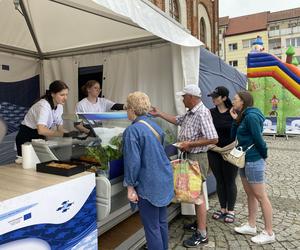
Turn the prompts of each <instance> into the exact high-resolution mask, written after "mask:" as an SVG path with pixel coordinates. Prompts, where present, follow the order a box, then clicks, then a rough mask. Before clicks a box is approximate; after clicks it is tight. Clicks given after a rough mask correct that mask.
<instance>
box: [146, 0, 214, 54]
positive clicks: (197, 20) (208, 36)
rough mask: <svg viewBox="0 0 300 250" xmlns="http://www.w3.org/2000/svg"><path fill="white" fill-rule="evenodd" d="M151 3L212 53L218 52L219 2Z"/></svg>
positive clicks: (182, 0) (173, 0)
mask: <svg viewBox="0 0 300 250" xmlns="http://www.w3.org/2000/svg"><path fill="white" fill-rule="evenodd" d="M149 1H150V2H152V3H153V4H155V5H156V6H157V7H159V8H160V9H161V10H162V11H164V12H165V13H166V14H167V15H169V16H170V17H172V18H174V19H175V20H176V21H178V22H179V23H181V24H182V25H183V26H184V27H185V28H186V29H188V30H189V31H190V32H191V34H192V35H193V36H195V37H197V38H198V39H199V40H200V41H202V42H203V43H204V44H205V46H206V47H207V48H208V49H209V50H210V51H212V52H213V53H216V52H217V51H218V43H219V42H218V21H219V15H218V13H219V0H149Z"/></svg>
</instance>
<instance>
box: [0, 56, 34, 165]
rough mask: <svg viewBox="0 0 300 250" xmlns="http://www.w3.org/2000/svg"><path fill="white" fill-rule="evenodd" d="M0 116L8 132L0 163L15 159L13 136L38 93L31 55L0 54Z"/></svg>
mask: <svg viewBox="0 0 300 250" xmlns="http://www.w3.org/2000/svg"><path fill="white" fill-rule="evenodd" d="M0 67H1V68H0V117H2V118H3V119H4V120H5V123H6V125H7V134H6V136H5V138H4V140H3V141H2V143H1V144H0V165H2V164H7V163H11V162H13V161H14V159H15V158H16V152H15V149H14V148H15V146H14V141H15V136H16V133H17V131H18V129H19V125H20V123H21V121H22V120H23V118H24V115H25V114H26V112H27V110H28V108H29V107H30V106H31V105H32V104H33V103H34V102H35V101H36V100H37V99H38V98H39V96H40V84H39V81H40V76H39V70H40V67H39V62H38V61H37V60H35V59H32V58H26V57H20V56H16V55H12V54H6V53H0Z"/></svg>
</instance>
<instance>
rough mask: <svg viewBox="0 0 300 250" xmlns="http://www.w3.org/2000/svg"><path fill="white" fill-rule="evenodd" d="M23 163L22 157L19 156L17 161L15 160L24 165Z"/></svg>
mask: <svg viewBox="0 0 300 250" xmlns="http://www.w3.org/2000/svg"><path fill="white" fill-rule="evenodd" d="M22 162H23V158H22V156H17V159H15V163H17V164H22Z"/></svg>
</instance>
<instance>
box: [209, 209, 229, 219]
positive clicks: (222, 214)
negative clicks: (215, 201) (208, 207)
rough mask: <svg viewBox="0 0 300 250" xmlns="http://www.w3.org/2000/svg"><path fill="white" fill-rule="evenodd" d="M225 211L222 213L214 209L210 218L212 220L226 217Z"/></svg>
mask: <svg viewBox="0 0 300 250" xmlns="http://www.w3.org/2000/svg"><path fill="white" fill-rule="evenodd" d="M226 215H227V213H223V212H222V211H220V210H219V211H216V212H214V213H213V215H212V218H213V219H214V220H222V219H224V218H225V217H226Z"/></svg>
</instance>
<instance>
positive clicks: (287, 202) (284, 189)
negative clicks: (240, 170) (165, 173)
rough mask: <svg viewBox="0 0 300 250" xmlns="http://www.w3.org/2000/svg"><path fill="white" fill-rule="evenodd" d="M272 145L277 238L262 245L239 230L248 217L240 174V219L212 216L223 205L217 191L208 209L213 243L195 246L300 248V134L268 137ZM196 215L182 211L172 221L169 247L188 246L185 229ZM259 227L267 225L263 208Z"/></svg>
mask: <svg viewBox="0 0 300 250" xmlns="http://www.w3.org/2000/svg"><path fill="white" fill-rule="evenodd" d="M265 139H266V141H267V144H268V147H269V157H268V159H267V171H266V175H267V191H268V195H269V198H270V201H271V203H272V206H273V227H274V232H275V234H276V238H277V241H276V242H275V243H273V244H268V245H263V246H259V245H256V244H255V243H252V242H251V240H250V238H251V236H244V235H239V234H236V233H235V232H234V231H233V228H234V226H239V225H240V224H241V223H244V222H246V220H247V201H246V194H245V192H244V190H243V187H242V184H241V181H240V178H239V176H238V178H237V184H238V197H237V203H236V221H235V223H233V224H225V223H224V222H221V221H216V220H213V219H212V218H211V216H212V213H213V212H214V211H215V210H217V209H219V203H218V199H217V195H216V194H213V195H211V196H210V197H209V204H210V209H209V211H208V224H207V225H208V234H209V243H208V244H207V245H206V246H202V247H197V248H191V249H218V250H221V249H245V250H246V249H278V250H281V249H300V137H292V138H291V137H289V139H288V140H286V139H285V138H283V137H278V138H276V139H273V137H266V138H265ZM194 219H195V217H194V216H182V215H179V216H178V217H176V218H175V219H174V220H173V221H172V222H171V223H170V229H169V235H170V240H169V249H175V250H181V249H186V248H185V247H183V246H182V241H183V240H184V239H186V238H188V237H189V236H191V233H188V232H184V231H183V229H182V226H183V224H185V223H190V222H192V221H194ZM257 227H258V230H259V231H261V230H262V229H263V218H262V214H261V210H259V213H258V218H257Z"/></svg>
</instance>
